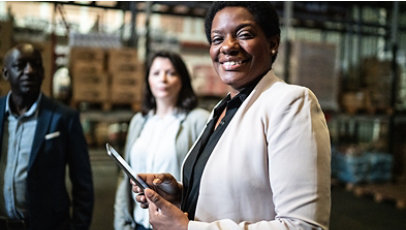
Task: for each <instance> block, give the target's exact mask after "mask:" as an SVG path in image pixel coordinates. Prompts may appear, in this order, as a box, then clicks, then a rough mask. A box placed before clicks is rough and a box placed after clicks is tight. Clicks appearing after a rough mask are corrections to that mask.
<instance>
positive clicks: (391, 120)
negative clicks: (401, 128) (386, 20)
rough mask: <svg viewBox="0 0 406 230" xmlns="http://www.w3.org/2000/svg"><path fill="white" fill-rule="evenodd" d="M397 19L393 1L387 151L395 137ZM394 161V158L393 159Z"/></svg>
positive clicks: (397, 14) (391, 150)
mask: <svg viewBox="0 0 406 230" xmlns="http://www.w3.org/2000/svg"><path fill="white" fill-rule="evenodd" d="M398 20H399V2H397V1H395V2H393V10H392V24H391V48H392V76H391V77H392V79H391V80H392V81H391V83H392V84H391V95H390V108H391V109H392V114H391V115H390V118H389V135H388V138H389V140H388V145H389V152H390V153H392V154H395V153H394V144H395V141H394V138H395V116H396V101H397V100H396V97H397V85H398V75H399V74H398V71H399V69H398V65H397V50H398V44H397V43H398ZM395 161H396V159H395Z"/></svg>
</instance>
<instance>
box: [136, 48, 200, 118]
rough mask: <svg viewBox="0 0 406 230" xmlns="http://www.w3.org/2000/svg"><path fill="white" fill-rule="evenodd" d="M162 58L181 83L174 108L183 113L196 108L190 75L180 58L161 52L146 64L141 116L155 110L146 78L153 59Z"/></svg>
mask: <svg viewBox="0 0 406 230" xmlns="http://www.w3.org/2000/svg"><path fill="white" fill-rule="evenodd" d="M157 57H163V58H168V59H169V61H170V62H171V63H172V65H173V67H174V68H175V70H176V72H177V73H178V75H179V77H180V80H181V82H182V87H181V89H180V91H179V95H178V101H177V102H176V107H177V108H178V109H180V110H181V111H184V112H189V111H191V110H193V109H194V108H196V106H197V103H198V101H197V96H196V94H195V92H194V90H193V88H192V83H191V80H190V74H189V71H188V69H187V67H186V64H185V62H184V61H183V59H182V58H181V56H180V55H179V54H177V53H174V52H171V51H166V50H161V51H158V52H156V53H154V54H153V55H152V56H151V57H150V58H149V61H148V63H147V69H146V71H145V90H144V98H143V103H142V114H143V115H146V114H147V113H148V112H149V111H150V110H155V109H156V101H155V98H154V96H153V95H152V92H151V87H150V86H149V84H148V76H149V73H150V70H151V65H152V63H153V61H154V60H155V58H157Z"/></svg>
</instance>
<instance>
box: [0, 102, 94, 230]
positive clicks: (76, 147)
mask: <svg viewBox="0 0 406 230" xmlns="http://www.w3.org/2000/svg"><path fill="white" fill-rule="evenodd" d="M5 105H6V97H2V98H0V121H1V122H0V130H1V133H0V149H1V145H2V141H1V140H2V139H3V129H4V128H5V127H4V120H5V117H4V115H5ZM57 132H59V135H58V133H57ZM52 133H54V134H56V135H53V136H52V135H51V137H50V136H48V138H45V136H46V135H47V134H52ZM0 154H2V153H0ZM66 166H68V167H66ZM66 169H68V170H66ZM66 172H68V173H69V177H70V181H71V185H72V193H71V194H72V199H70V196H69V195H68V192H67V186H66V180H65V176H66V175H65V174H66ZM26 195H27V201H28V219H27V221H28V223H29V227H30V229H32V230H56V229H89V227H90V222H91V217H92V212H93V203H94V194H93V182H92V173H91V167H90V161H89V154H88V151H87V144H86V141H85V138H84V135H83V130H82V126H81V124H80V120H79V113H78V112H76V111H74V110H73V109H70V108H68V107H66V106H63V105H61V104H58V103H56V102H54V101H52V100H51V99H49V98H47V97H46V96H45V95H43V96H42V100H41V103H40V106H39V114H38V124H37V128H36V131H35V137H34V143H33V146H32V151H31V156H30V160H29V165H28V176H27V194H26ZM70 208H72V213H71V214H70Z"/></svg>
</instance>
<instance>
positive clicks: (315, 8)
mask: <svg viewBox="0 0 406 230" xmlns="http://www.w3.org/2000/svg"><path fill="white" fill-rule="evenodd" d="M51 3H54V4H69V5H77V6H89V7H99V8H105V9H116V10H124V11H133V12H145V11H146V6H147V4H151V5H152V13H161V14H168V15H179V16H191V17H204V16H205V15H206V12H207V9H208V8H209V6H210V4H211V2H210V1H149V2H146V1H53V2H51ZM272 3H273V4H274V6H275V7H276V9H277V10H278V11H280V12H282V11H283V5H284V2H282V1H277V2H272ZM293 5H294V11H295V12H296V11H299V12H302V13H315V12H317V13H318V14H321V15H326V16H327V15H331V13H334V14H339V15H341V16H342V15H343V14H345V13H346V12H347V11H348V9H349V8H350V7H349V6H360V7H374V8H375V7H376V8H385V9H387V10H391V9H392V7H393V2H391V1H360V2H356V1H344V2H343V1H315V2H312V1H304V2H303V1H299V2H294V4H293ZM400 7H401V9H400V10H402V9H406V4H400Z"/></svg>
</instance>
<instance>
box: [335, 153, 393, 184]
mask: <svg viewBox="0 0 406 230" xmlns="http://www.w3.org/2000/svg"><path fill="white" fill-rule="evenodd" d="M332 161H334V162H332V165H334V171H335V173H336V175H337V177H338V179H339V180H341V181H343V182H346V183H354V184H357V183H362V182H384V181H389V180H390V179H391V178H392V165H393V156H392V155H390V154H387V153H363V154H362V155H349V154H342V153H335V154H333V157H332Z"/></svg>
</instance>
